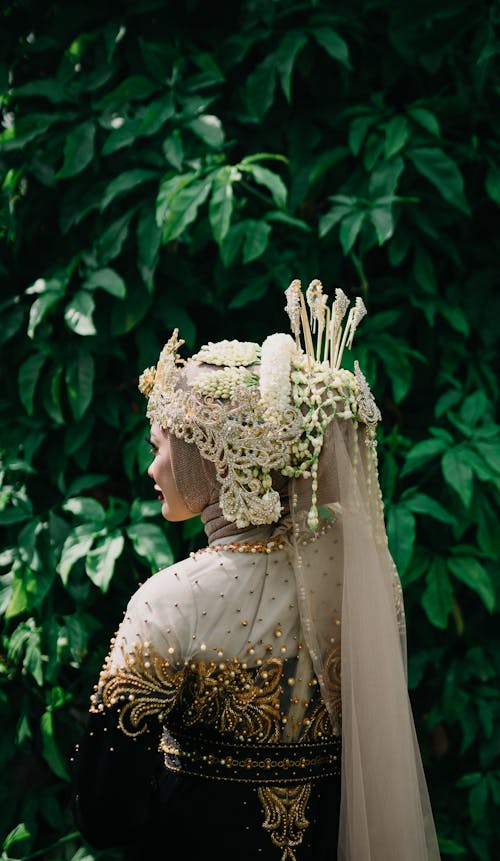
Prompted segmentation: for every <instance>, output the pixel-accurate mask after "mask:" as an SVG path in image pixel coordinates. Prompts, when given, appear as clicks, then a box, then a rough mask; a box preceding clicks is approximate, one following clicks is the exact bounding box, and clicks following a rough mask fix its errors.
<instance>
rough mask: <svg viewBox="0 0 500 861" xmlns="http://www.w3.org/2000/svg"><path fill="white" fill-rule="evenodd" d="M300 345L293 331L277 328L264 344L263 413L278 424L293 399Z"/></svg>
mask: <svg viewBox="0 0 500 861" xmlns="http://www.w3.org/2000/svg"><path fill="white" fill-rule="evenodd" d="M296 355H297V348H296V346H295V343H294V341H293V338H292V337H291V336H290V335H285V334H283V333H281V332H277V333H276V334H274V335H269V337H268V338H266V340H265V341H264V343H263V344H262V355H261V364H260V397H261V404H262V406H263V407H264V410H263V417H264V418H265V419H266V420H267V421H269V422H271V423H273V424H279V422H280V420H281V418H282V416H283V413H284V412H285V410H286V409H287V408H288V407H289V406H290V405H291V403H292V382H291V376H290V371H291V364H292V359H293V358H294V357H295V356H296Z"/></svg>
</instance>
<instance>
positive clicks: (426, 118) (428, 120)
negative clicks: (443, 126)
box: [408, 107, 441, 138]
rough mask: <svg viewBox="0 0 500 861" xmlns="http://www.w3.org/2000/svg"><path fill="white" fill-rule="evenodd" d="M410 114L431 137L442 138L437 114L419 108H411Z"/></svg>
mask: <svg viewBox="0 0 500 861" xmlns="http://www.w3.org/2000/svg"><path fill="white" fill-rule="evenodd" d="M408 113H409V115H410V116H411V118H412V119H413V120H415V122H416V123H418V124H419V125H420V126H422V128H424V129H426V130H427V131H428V132H430V133H431V135H434V137H437V138H438V137H440V135H441V132H440V129H439V122H438V120H437V117H436V116H435V114H433V113H432V112H431V111H428V110H427V108H419V107H411V108H409V109H408Z"/></svg>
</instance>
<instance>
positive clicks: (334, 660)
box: [323, 643, 342, 733]
mask: <svg viewBox="0 0 500 861" xmlns="http://www.w3.org/2000/svg"><path fill="white" fill-rule="evenodd" d="M340 671H341V647H340V643H337V644H336V645H335V646H333V648H332V649H330V651H329V652H328V654H327V656H326V658H325V666H324V671H323V681H324V686H325V689H326V709H327V710H328V714H329V720H330V723H331V724H332V725H333V727H334V732H336V733H338V732H340V724H341V721H342V690H341V677H340ZM324 717H325V715H323V718H324ZM323 731H324V729H323Z"/></svg>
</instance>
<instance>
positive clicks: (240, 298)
mask: <svg viewBox="0 0 500 861" xmlns="http://www.w3.org/2000/svg"><path fill="white" fill-rule="evenodd" d="M267 287H268V284H267V282H266V281H264V279H260V280H259V281H258V282H257V283H255V282H252V283H250V284H247V286H246V287H243V289H242V290H240V291H239V293H237V294H236V296H235V297H234V298H233V299H231V301H230V303H229V306H228V307H229V308H231V309H233V308H243V307H245V305H249V304H250V302H256V301H257V300H258V299H261V298H262V296H264V294H265V293H266V292H267Z"/></svg>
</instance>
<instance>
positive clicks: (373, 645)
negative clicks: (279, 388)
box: [290, 419, 440, 861]
mask: <svg viewBox="0 0 500 861" xmlns="http://www.w3.org/2000/svg"><path fill="white" fill-rule="evenodd" d="M367 443H368V444H367ZM317 485H318V490H317V492H318V503H319V514H320V521H319V529H318V533H317V534H316V536H315V537H314V538H313V539H311V532H310V530H309V529H308V528H307V525H306V517H307V512H308V510H309V506H310V502H311V480H307V479H298V480H295V481H292V482H291V492H290V502H291V514H292V520H293V552H292V561H293V565H294V569H295V575H296V578H297V585H298V593H299V602H300V613H301V621H302V628H303V632H304V638H305V641H306V644H307V647H308V650H309V652H310V655H311V659H312V663H313V666H314V669H315V672H316V674H317V676H318V679H319V680H320V684H321V687H322V692H323V696H324V699H325V702H326V703H327V706H328V708H329V711H330V715H331V719H332V722H333V724H334V725H337V723H338V721H339V696H338V670H339V663H340V676H341V700H342V706H341V727H342V730H341V731H342V803H341V814H340V833H339V845H338V859H339V861H437V859H439V858H440V854H439V848H438V842H437V837H436V832H435V828H434V822H433V817H432V811H431V805H430V801H429V796H428V792H427V786H426V781H425V776H424V771H423V767H422V762H421V757H420V751H419V746H418V741H417V738H416V734H415V728H414V723H413V717H412V711H411V705H410V701H409V696H408V688H407V675H406V633H405V624H404V609H403V598H402V591H401V584H400V580H399V577H398V573H397V570H396V567H395V565H394V562H393V560H392V558H391V555H390V553H389V550H388V546H387V537H386V531H385V525H384V520H383V514H382V504H381V495H380V488H379V481H378V474H377V468H376V449H375V446H374V445H373V442H372V441H370V439H369V438H368V437H365V430H364V428H362V429H359V430H358V429H357V428H356V427H355V425H354V424H353V423H352V422H351V421H344V420H341V419H333V421H332V422H331V424H330V425H329V426H328V428H327V430H326V433H325V439H324V443H323V447H322V451H321V455H320V464H319V472H318V480H317Z"/></svg>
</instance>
